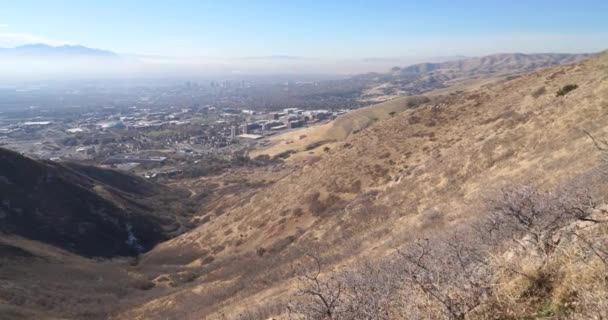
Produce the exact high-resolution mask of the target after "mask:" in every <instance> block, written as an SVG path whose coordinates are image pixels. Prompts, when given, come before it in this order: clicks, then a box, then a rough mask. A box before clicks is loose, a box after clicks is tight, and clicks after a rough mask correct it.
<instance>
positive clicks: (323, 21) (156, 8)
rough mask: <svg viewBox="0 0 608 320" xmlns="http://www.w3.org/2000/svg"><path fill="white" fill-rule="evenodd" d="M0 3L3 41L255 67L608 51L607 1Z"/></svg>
mask: <svg viewBox="0 0 608 320" xmlns="http://www.w3.org/2000/svg"><path fill="white" fill-rule="evenodd" d="M0 8H1V9H0V47H14V46H17V45H21V44H26V43H47V44H51V45H61V44H80V45H84V46H87V47H93V48H100V49H105V50H111V51H114V52H117V53H121V54H134V55H149V56H155V57H159V56H163V57H178V58H188V59H191V58H193V57H196V58H197V59H198V58H201V57H202V58H207V59H209V61H212V60H214V59H224V60H225V59H241V60H249V61H250V62H252V64H255V63H253V61H257V60H258V59H261V58H263V59H270V60H281V61H286V60H294V59H324V61H358V62H361V63H364V62H367V63H371V62H372V61H374V62H380V61H387V63H389V62H391V63H392V62H401V61H418V60H424V59H430V58H437V57H450V56H461V55H465V56H479V55H485V54H491V53H504V52H523V53H534V52H569V53H579V52H597V51H601V50H605V49H608V18H607V17H608V1H606V0H589V1H585V0H581V1H572V0H570V1H561V0H553V1H544V0H538V1H534V0H527V1H523V0H510V1H504V0H502V1H496V0H485V1H454V0H451V1H432V0H427V1H424V0H422V1H421V0H418V1H408V0H401V1H392V0H375V1H372V0H369V1H358V0H350V1H341V0H335V1H330V0H325V1H314V0H310V1H300V0H289V1H285V0H281V1H275V0H268V1H263V0H259V1H255V0H249V1H237V0H222V1H219V0H216V1H206V0H198V1H189V0H181V1H180V0H175V1H168V0H147V1H141V0H104V1H70V0H53V1H46V0H39V1H34V0H19V1H15V0H0ZM400 59H401V60H400Z"/></svg>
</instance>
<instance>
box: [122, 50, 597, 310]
mask: <svg viewBox="0 0 608 320" xmlns="http://www.w3.org/2000/svg"><path fill="white" fill-rule="evenodd" d="M570 84H575V85H576V86H577V88H575V89H574V90H571V91H569V92H566V93H564V91H563V88H564V87H566V86H567V85H570ZM560 90H561V91H562V93H564V94H561V95H558V92H560ZM385 108H386V105H384V106H381V107H380V109H378V110H382V111H379V112H380V114H379V115H378V117H380V116H382V118H384V119H383V120H382V121H377V122H374V123H371V124H369V125H365V128H364V129H363V130H360V131H357V132H355V131H352V130H351V129H352V128H354V126H351V127H349V128H347V129H345V131H347V132H349V133H350V134H349V135H348V137H347V138H346V139H345V140H344V141H342V142H340V143H334V144H332V145H330V148H329V149H328V150H326V151H324V152H323V153H318V154H317V155H315V156H311V157H308V158H307V159H306V160H305V161H304V160H302V161H301V162H298V165H297V166H295V165H294V166H289V167H283V168H282V169H277V170H285V171H281V172H283V173H284V175H282V176H281V177H280V178H279V179H276V180H273V181H269V182H268V184H267V185H265V186H264V187H262V188H259V189H257V190H256V192H249V193H243V194H242V195H241V196H240V197H236V199H233V200H232V201H228V202H225V203H224V205H223V206H222V207H221V210H219V209H217V208H216V209H212V210H211V211H208V212H203V213H201V214H202V215H204V216H206V217H208V218H206V222H205V223H204V224H203V225H201V226H200V227H198V228H196V229H195V230H193V231H190V232H188V233H186V234H183V235H181V236H179V237H177V238H175V239H172V240H170V241H167V242H165V243H163V244H161V245H159V246H157V247H156V248H155V249H154V250H152V251H150V252H148V253H147V254H145V255H144V256H143V257H142V259H141V263H140V264H139V266H138V268H139V269H138V270H139V271H140V272H142V274H144V275H146V276H147V277H149V278H153V279H154V280H153V281H154V282H155V283H157V286H156V287H155V288H154V289H152V290H151V291H150V292H149V295H148V296H147V297H146V298H145V299H143V298H142V299H140V300H137V301H130V302H129V306H128V307H127V306H125V307H124V308H123V309H122V311H121V312H119V313H117V314H116V315H115V317H114V318H115V319H166V318H172V319H200V318H206V317H207V318H222V317H228V318H232V317H238V316H239V314H244V313H245V312H246V311H247V310H249V309H254V308H259V307H261V306H265V305H267V306H268V309H267V310H271V309H272V307H273V306H278V305H280V304H281V303H286V302H288V299H289V297H290V293H291V292H293V291H294V290H296V288H297V286H296V281H295V277H296V276H297V275H298V272H297V270H298V265H299V264H300V263H303V262H304V261H306V255H305V253H314V254H316V255H319V256H321V257H322V261H323V264H324V266H325V268H326V270H331V269H340V268H342V267H345V268H347V267H348V266H349V265H351V264H353V263H354V262H356V261H357V260H361V259H363V258H364V257H367V258H376V259H378V258H381V257H384V256H386V255H387V254H389V253H390V252H392V251H393V249H394V248H397V247H399V246H400V245H402V244H404V243H408V242H411V241H412V240H414V239H416V238H418V237H427V236H430V235H432V234H441V233H444V232H445V231H446V230H451V229H453V228H454V227H455V226H458V225H460V224H463V223H465V222H466V221H470V220H472V219H475V218H477V217H479V216H481V215H483V214H484V212H485V211H484V210H483V208H484V202H485V200H486V198H487V197H490V196H491V195H493V194H498V191H499V190H500V188H501V187H504V186H508V185H512V184H519V183H527V182H533V183H534V184H536V185H539V186H540V187H541V188H544V189H551V188H554V187H556V186H558V185H560V184H561V183H563V182H564V181H568V180H570V179H573V178H575V177H576V176H578V175H580V174H583V173H585V172H587V171H589V170H590V169H591V168H593V167H595V166H596V164H597V163H598V156H597V151H596V149H595V147H594V144H593V143H592V141H591V140H590V139H589V137H588V136H587V135H586V134H585V133H584V132H583V130H586V131H587V132H589V133H590V134H591V135H593V136H596V137H606V136H608V132H607V131H608V130H607V129H606V127H607V124H608V114H607V113H606V110H607V108H608V54H602V55H599V56H596V57H593V58H590V59H589V60H586V61H583V62H580V63H576V64H571V65H564V66H557V67H551V68H547V69H543V70H541V71H538V72H533V73H530V74H526V75H523V76H520V77H516V78H511V79H508V80H502V81H499V82H497V83H492V84H488V85H484V86H482V87H480V88H479V89H476V90H472V91H468V92H461V93H452V94H447V95H443V96H438V97H434V100H433V101H432V103H427V104H422V105H420V106H418V107H416V108H413V109H408V110H405V111H403V112H400V113H395V114H394V116H390V115H389V116H387V115H386V113H387V109H385ZM396 108H397V109H398V108H404V105H403V104H401V105H400V107H396ZM405 108H406V109H407V104H405ZM370 110H373V107H372V108H371V109H370ZM362 112H368V111H362ZM372 112H375V111H372ZM353 115H356V113H353ZM337 123H340V122H339V121H338V122H337ZM353 123H356V122H353ZM334 125H337V124H334ZM326 126H328V127H329V126H330V125H326ZM332 126H333V125H332ZM334 130H336V132H339V133H341V132H343V131H340V130H342V129H335V128H334ZM187 275H195V276H191V277H189V276H187ZM184 277H186V278H188V281H183V280H180V279H183V278H184ZM166 283H170V284H171V285H165V284H166ZM133 305H135V306H134V307H133Z"/></svg>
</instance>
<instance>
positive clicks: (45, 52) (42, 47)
mask: <svg viewBox="0 0 608 320" xmlns="http://www.w3.org/2000/svg"><path fill="white" fill-rule="evenodd" d="M0 55H10V56H25V57H28V56H29V57H45V56H50V57H59V56H66V57H73V56H87V57H107V58H116V57H118V56H119V55H118V54H116V53H114V52H112V51H108V50H101V49H94V48H88V47H85V46H81V45H62V46H51V45H47V44H42V43H37V44H26V45H22V46H18V47H14V48H0Z"/></svg>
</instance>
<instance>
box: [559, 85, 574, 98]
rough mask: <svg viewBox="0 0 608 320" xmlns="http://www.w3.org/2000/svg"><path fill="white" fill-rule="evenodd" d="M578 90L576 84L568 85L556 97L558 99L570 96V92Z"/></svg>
mask: <svg viewBox="0 0 608 320" xmlns="http://www.w3.org/2000/svg"><path fill="white" fill-rule="evenodd" d="M576 88H578V85H576V84H567V85H565V86H563V87H562V88H561V89H559V90H558V91H557V94H556V96H558V97H561V96H565V95H566V94H568V92H570V91H572V90H574V89H576Z"/></svg>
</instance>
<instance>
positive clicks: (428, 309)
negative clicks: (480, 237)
mask: <svg viewBox="0 0 608 320" xmlns="http://www.w3.org/2000/svg"><path fill="white" fill-rule="evenodd" d="M469 234H470V232H469ZM400 256H401V259H400V261H401V263H402V272H403V274H404V276H405V279H404V280H405V281H406V283H408V284H411V286H409V287H411V288H412V289H413V290H411V291H410V292H407V293H406V294H408V295H409V297H408V300H409V306H408V307H407V310H408V313H409V314H410V315H416V316H415V317H414V318H439V319H465V317H466V316H467V315H468V314H469V313H471V312H472V311H473V310H474V309H476V308H477V307H479V306H480V305H481V304H482V303H483V302H484V299H485V298H486V296H487V295H488V294H489V291H490V283H491V282H490V278H491V273H490V268H489V267H488V264H487V261H486V258H485V256H484V255H483V254H482V253H481V252H480V251H478V250H476V249H473V246H471V239H467V238H466V237H465V236H464V233H456V234H454V235H453V236H451V237H450V238H448V239H446V240H443V241H441V240H440V241H430V240H428V239H425V240H419V241H417V242H416V243H415V244H414V245H412V246H411V247H409V248H406V251H402V252H401V253H400Z"/></svg>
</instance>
